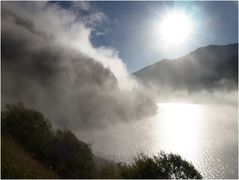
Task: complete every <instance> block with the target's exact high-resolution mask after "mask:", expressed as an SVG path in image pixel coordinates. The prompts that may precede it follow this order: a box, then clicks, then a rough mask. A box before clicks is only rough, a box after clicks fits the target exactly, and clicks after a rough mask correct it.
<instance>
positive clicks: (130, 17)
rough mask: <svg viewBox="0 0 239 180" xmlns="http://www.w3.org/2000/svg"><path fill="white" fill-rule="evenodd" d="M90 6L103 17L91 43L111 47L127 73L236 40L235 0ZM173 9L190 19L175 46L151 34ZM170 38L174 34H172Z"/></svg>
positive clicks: (236, 17)
mask: <svg viewBox="0 0 239 180" xmlns="http://www.w3.org/2000/svg"><path fill="white" fill-rule="evenodd" d="M90 5H91V6H92V7H94V8H95V9H97V11H100V12H102V13H104V15H105V16H106V17H107V21H105V22H104V23H103V24H102V25H100V26H98V27H97V31H95V32H97V33H95V34H94V33H93V35H92V37H91V41H92V43H93V44H94V46H96V47H99V46H109V47H112V48H115V49H116V50H117V51H118V52H119V56H120V57H121V58H122V59H123V61H124V63H125V64H126V65H127V68H128V70H129V72H134V71H136V70H138V69H141V68H142V67H144V66H146V65H149V64H152V63H154V62H156V61H159V60H161V59H163V58H169V59H170V58H176V57H179V56H183V55H185V54H187V53H188V52H190V51H193V50H195V49H196V48H198V47H201V46H206V45H209V44H230V43H236V42H238V2H237V1H233V2H226V1H224V2H222V1H221V2H220V1H218V2H213V1H212V2H206V1H205V2H189V1H188V2H187V1H186V2H161V1H158V2H101V1H98V2H90ZM64 6H66V5H64ZM173 11H179V12H183V15H184V16H185V17H188V18H190V26H191V27H192V30H191V32H190V36H188V37H187V40H185V41H184V42H183V43H182V44H180V45H177V46H173V45H168V44H167V42H165V40H164V39H163V38H161V37H160V34H159V33H155V24H160V23H161V22H162V21H164V20H165V17H166V14H167V13H170V12H173ZM176 21H177V20H176ZM179 22H180V20H179ZM177 26H178V28H176V29H178V31H183V32H184V31H188V30H187V29H186V30H184V29H183V28H181V27H180V25H179V24H177ZM170 27H171V26H170ZM167 36H170V34H167ZM172 37H173V38H176V37H177V36H175V34H172Z"/></svg>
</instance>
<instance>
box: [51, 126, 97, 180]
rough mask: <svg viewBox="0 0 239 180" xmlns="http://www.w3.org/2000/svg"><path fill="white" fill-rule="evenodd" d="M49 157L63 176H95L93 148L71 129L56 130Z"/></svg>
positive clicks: (55, 168) (54, 167)
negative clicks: (78, 137) (77, 136)
mask: <svg viewBox="0 0 239 180" xmlns="http://www.w3.org/2000/svg"><path fill="white" fill-rule="evenodd" d="M48 159H49V162H50V164H51V165H52V167H53V169H54V170H55V171H56V172H57V173H58V174H59V175H60V176H61V177H63V178H91V177H92V176H93V172H94V161H93V154H92V152H91V149H90V148H89V146H88V145H87V144H86V143H84V142H82V141H79V140H78V139H77V138H76V137H75V135H74V134H73V133H72V132H71V131H69V130H64V131H61V130H57V131H56V134H55V137H54V139H53V141H52V144H51V148H50V152H49V158H48Z"/></svg>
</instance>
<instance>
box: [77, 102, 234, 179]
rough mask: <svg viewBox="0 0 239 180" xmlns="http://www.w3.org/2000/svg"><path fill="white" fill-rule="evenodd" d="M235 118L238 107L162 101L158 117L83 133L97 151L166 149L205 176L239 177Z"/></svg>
mask: <svg viewBox="0 0 239 180" xmlns="http://www.w3.org/2000/svg"><path fill="white" fill-rule="evenodd" d="M237 117H238V113H237V106H236V105H205V104H189V103H158V113H157V115H156V116H154V117H150V118H146V119H143V120H140V121H136V122H131V123H122V124H118V125H114V126H111V127H109V128H107V129H105V130H104V131H95V132H88V133H89V134H90V135H89V134H88V135H87V134H85V135H81V137H86V138H85V139H86V140H87V141H88V142H90V143H92V147H93V150H94V151H95V153H96V154H99V155H103V156H106V157H108V158H111V159H114V160H117V161H122V160H123V161H130V160H132V159H133V157H135V156H136V155H137V154H139V153H141V152H143V153H146V154H149V155H153V154H157V153H159V152H160V150H163V151H165V152H168V153H170V152H172V153H176V154H179V155H181V156H182V157H183V158H184V159H186V160H188V161H190V162H192V163H193V165H195V167H196V168H197V169H198V170H199V171H200V172H201V173H202V175H203V177H204V178H237V176H238V173H237V170H238V165H237V161H238V154H237V150H238V145H237V142H238V141H237V136H238V129H237V127H238V125H237ZM89 137H90V138H89Z"/></svg>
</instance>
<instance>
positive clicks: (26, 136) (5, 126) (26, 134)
mask: <svg viewBox="0 0 239 180" xmlns="http://www.w3.org/2000/svg"><path fill="white" fill-rule="evenodd" d="M1 116H2V117H1V125H2V126H1V130H2V134H3V135H11V136H12V137H13V138H14V139H16V140H17V141H18V142H20V143H21V144H22V145H24V147H25V148H27V149H28V150H29V151H31V152H33V154H34V156H35V157H36V158H37V159H39V160H41V161H43V162H45V161H46V158H47V151H48V146H49V143H50V141H51V139H52V138H53V132H52V127H51V124H50V122H49V120H48V119H46V118H45V117H44V116H43V114H41V113H40V112H38V111H35V110H32V109H27V108H25V107H24V106H23V104H22V103H18V104H11V105H7V106H6V108H5V110H3V111H2V112H1Z"/></svg>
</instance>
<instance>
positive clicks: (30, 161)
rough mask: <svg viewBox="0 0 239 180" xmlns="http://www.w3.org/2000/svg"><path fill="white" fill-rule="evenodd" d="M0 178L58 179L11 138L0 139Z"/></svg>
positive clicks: (3, 137)
mask: <svg viewBox="0 0 239 180" xmlns="http://www.w3.org/2000/svg"><path fill="white" fill-rule="evenodd" d="M1 150H2V152H1V156H2V159H1V178H34V179H35V178H59V177H58V176H57V175H56V174H55V173H54V172H52V171H51V170H48V169H46V168H45V167H44V166H43V164H41V163H40V162H39V161H37V160H35V159H34V158H33V157H32V154H31V153H29V152H27V151H26V150H25V149H24V148H23V147H22V146H21V145H20V144H19V143H18V142H16V141H15V140H14V139H13V138H11V137H9V136H8V137H6V136H2V137H1Z"/></svg>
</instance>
